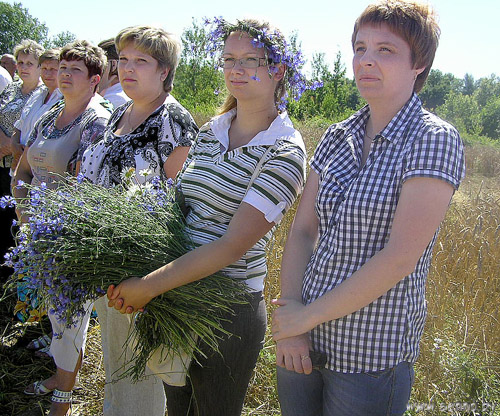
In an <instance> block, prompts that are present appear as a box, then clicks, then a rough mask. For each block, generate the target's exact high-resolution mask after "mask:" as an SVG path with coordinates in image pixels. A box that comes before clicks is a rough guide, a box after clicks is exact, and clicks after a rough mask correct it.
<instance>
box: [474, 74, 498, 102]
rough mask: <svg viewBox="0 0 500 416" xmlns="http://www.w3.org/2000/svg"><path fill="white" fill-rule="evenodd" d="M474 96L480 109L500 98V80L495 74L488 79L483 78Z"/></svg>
mask: <svg viewBox="0 0 500 416" xmlns="http://www.w3.org/2000/svg"><path fill="white" fill-rule="evenodd" d="M474 96H475V98H476V101H477V103H478V104H479V106H480V107H484V106H485V105H487V104H488V102H489V101H491V100H495V99H496V98H498V97H500V78H499V77H497V76H496V75H494V74H492V75H491V76H489V77H488V78H481V79H480V80H479V81H478V87H477V89H476V91H475V93H474Z"/></svg>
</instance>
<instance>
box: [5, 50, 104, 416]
mask: <svg viewBox="0 0 500 416" xmlns="http://www.w3.org/2000/svg"><path fill="white" fill-rule="evenodd" d="M105 66H106V57H105V55H104V52H103V51H102V49H101V48H98V47H95V46H93V45H91V44H90V43H88V42H86V41H75V42H73V43H71V44H68V45H66V46H65V47H64V48H63V49H62V51H61V54H60V64H59V71H58V83H59V88H60V90H61V92H62V94H63V96H64V100H63V101H60V102H59V103H58V104H56V105H55V106H54V107H53V108H52V109H51V110H50V111H49V112H48V113H47V114H45V115H44V116H43V117H42V118H41V119H40V120H39V121H38V122H37V124H36V125H35V127H34V129H33V132H32V134H31V137H30V139H29V141H28V143H27V148H26V149H25V150H24V153H23V155H22V157H21V160H20V162H19V166H18V168H17V170H16V174H15V177H14V182H15V183H17V181H19V180H22V181H24V182H28V183H31V184H33V185H40V184H41V183H42V182H44V183H46V184H47V186H48V187H50V188H56V187H57V185H58V181H59V178H60V176H59V175H63V174H65V173H70V174H73V175H76V174H77V173H78V171H79V168H80V161H81V157H82V154H83V151H84V150H85V148H86V147H87V146H88V145H89V144H90V143H92V142H93V141H94V140H95V139H96V138H97V137H98V136H99V135H100V134H101V133H102V132H103V130H104V127H105V125H106V122H107V120H108V118H109V116H110V111H109V108H108V106H109V103H108V102H107V101H105V100H104V99H103V98H102V97H101V96H100V95H98V94H96V89H97V85H98V84H99V81H100V78H101V75H102V72H103V70H104V67H105ZM14 196H15V197H16V199H24V198H26V196H27V190H26V189H25V188H23V187H14ZM18 217H19V219H20V220H21V221H23V222H24V221H26V217H25V215H24V213H23V212H22V211H21V210H19V211H18ZM86 309H87V313H86V315H85V316H83V317H82V318H81V322H80V323H79V324H78V325H76V326H75V327H73V328H65V326H64V325H63V324H61V323H59V322H58V321H57V319H56V317H55V315H53V314H52V313H50V312H49V318H50V321H51V324H52V331H53V333H54V334H59V336H53V338H52V343H51V346H50V353H51V354H52V356H53V357H54V361H55V363H56V366H57V371H56V374H55V375H53V376H52V377H50V378H48V379H46V380H43V381H37V382H35V383H34V384H32V385H30V386H28V387H27V388H26V390H25V393H26V394H28V395H43V394H48V393H50V392H51V391H53V396H52V406H51V408H50V415H51V416H59V415H65V414H67V412H68V409H69V407H70V403H71V390H72V388H73V386H74V384H75V379H76V375H77V373H78V370H79V368H80V365H81V361H82V356H83V353H84V346H85V339H86V334H87V328H88V322H89V318H90V312H91V304H88V305H86Z"/></svg>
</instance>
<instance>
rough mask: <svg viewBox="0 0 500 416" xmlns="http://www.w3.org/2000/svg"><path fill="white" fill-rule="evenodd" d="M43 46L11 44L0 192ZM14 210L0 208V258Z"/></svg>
mask: <svg viewBox="0 0 500 416" xmlns="http://www.w3.org/2000/svg"><path fill="white" fill-rule="evenodd" d="M42 53H43V47H42V46H40V45H39V44H38V43H36V42H34V41H32V40H23V41H22V42H21V43H20V44H19V45H17V46H16V47H15V48H14V56H15V59H17V61H18V66H17V68H18V73H19V78H20V81H16V82H13V83H11V84H9V85H8V86H7V87H6V88H5V89H4V90H3V91H2V93H1V94H0V196H4V195H10V179H11V178H10V170H11V165H12V139H11V136H12V133H13V132H14V123H15V122H16V121H17V120H18V119H19V117H20V116H21V111H22V109H23V107H24V105H25V104H26V101H28V99H29V98H30V96H31V95H32V94H33V93H34V92H35V91H36V90H37V89H38V88H39V87H40V86H41V85H42V81H41V80H40V66H39V64H38V59H39V58H40V55H41V54H42ZM14 70H15V69H14ZM13 219H15V213H14V210H13V209H12V208H7V209H5V210H1V211H0V235H1V236H2V238H1V239H0V258H2V259H3V256H4V255H5V253H6V252H7V250H8V249H9V247H11V246H13V245H14V237H13V235H12V232H11V227H12V220H13ZM0 273H1V276H0V278H2V279H4V278H6V277H7V276H8V275H9V274H10V269H8V268H7V267H5V266H0Z"/></svg>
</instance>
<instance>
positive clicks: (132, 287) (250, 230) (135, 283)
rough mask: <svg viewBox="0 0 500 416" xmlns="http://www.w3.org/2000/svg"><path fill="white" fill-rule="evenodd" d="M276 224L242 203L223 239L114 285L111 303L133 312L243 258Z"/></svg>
mask: <svg viewBox="0 0 500 416" xmlns="http://www.w3.org/2000/svg"><path fill="white" fill-rule="evenodd" d="M273 225H274V223H269V222H268V221H267V220H266V219H265V217H264V214H263V213H262V212H260V211H259V210H257V209H256V208H254V207H253V206H251V205H249V204H247V203H245V202H242V203H241V205H240V207H239V208H238V210H237V211H236V213H235V214H234V216H233V219H232V220H231V222H230V223H229V227H228V229H227V231H226V233H225V234H224V235H223V236H222V237H221V238H219V239H217V240H215V241H213V242H211V243H208V244H205V245H202V246H200V247H198V248H196V249H195V250H193V251H190V252H189V253H186V254H185V255H183V256H182V257H180V258H178V259H176V260H174V261H172V262H171V263H169V264H167V265H165V266H163V267H161V268H159V269H157V270H155V271H154V272H152V273H149V274H148V275H147V276H145V277H143V278H142V279H138V278H131V279H128V280H126V281H125V282H122V283H120V284H119V285H118V286H116V287H115V288H114V287H113V286H111V287H110V289H108V298H109V299H110V301H109V306H114V307H115V308H116V309H119V310H120V312H122V313H125V312H126V313H131V312H133V311H134V310H138V309H140V308H142V307H144V306H145V305H146V304H147V303H148V302H149V301H150V300H151V299H152V298H154V297H155V296H158V295H160V294H161V293H164V292H167V291H168V290H171V289H174V288H176V287H179V286H182V285H185V284H187V283H190V282H194V281H196V280H200V279H202V278H204V277H206V276H209V275H211V274H213V273H215V272H217V271H219V270H220V269H222V268H224V267H226V266H228V265H229V264H231V263H234V262H235V261H236V260H238V259H239V258H241V256H243V254H245V253H246V252H247V251H248V250H249V249H250V248H252V247H253V246H254V245H255V244H256V243H257V242H258V241H259V240H260V239H261V238H262V237H263V236H264V235H265V234H266V233H267V232H268V231H269V230H270V229H271V228H272V227H273ZM122 300H123V301H122Z"/></svg>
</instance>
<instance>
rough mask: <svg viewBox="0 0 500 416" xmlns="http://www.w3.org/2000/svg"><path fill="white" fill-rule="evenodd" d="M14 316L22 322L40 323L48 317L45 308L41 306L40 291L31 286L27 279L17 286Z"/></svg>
mask: <svg viewBox="0 0 500 416" xmlns="http://www.w3.org/2000/svg"><path fill="white" fill-rule="evenodd" d="M14 315H15V316H16V317H17V319H19V320H20V321H21V322H39V321H40V320H41V319H42V318H43V317H44V315H47V311H46V310H45V308H43V307H42V306H41V305H40V300H39V297H38V289H36V288H33V287H32V286H30V285H29V283H28V278H26V277H25V278H24V279H23V281H22V282H20V283H19V284H18V285H17V303H16V306H15V307H14Z"/></svg>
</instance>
